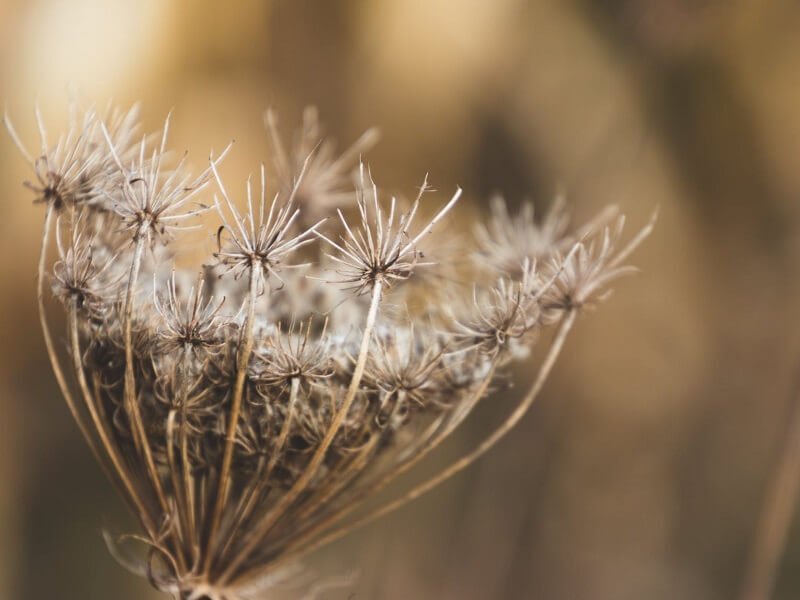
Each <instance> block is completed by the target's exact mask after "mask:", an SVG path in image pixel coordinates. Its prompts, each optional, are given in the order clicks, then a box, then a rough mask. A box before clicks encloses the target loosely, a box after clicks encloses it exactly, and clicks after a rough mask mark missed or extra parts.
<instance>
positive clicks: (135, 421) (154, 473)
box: [124, 232, 168, 514]
mask: <svg viewBox="0 0 800 600" xmlns="http://www.w3.org/2000/svg"><path fill="white" fill-rule="evenodd" d="M146 243H147V233H146V232H139V233H138V235H137V237H136V246H135V248H134V252H133V260H132V261H131V269H130V275H129V277H128V288H127V291H126V293H125V307H124V343H125V380H124V398H125V405H126V407H127V409H128V416H129V417H130V420H131V424H132V426H133V439H134V442H135V444H136V446H137V449H138V450H139V451H140V452H141V453H142V454H143V455H144V460H145V467H146V469H147V473H148V475H149V478H150V480H151V483H152V484H153V490H154V491H155V494H156V498H157V499H158V502H159V505H160V506H161V510H162V511H163V512H164V513H165V514H166V513H167V512H168V506H167V500H166V497H165V496H164V489H163V487H162V485H161V478H160V476H159V474H158V469H157V468H156V463H155V461H154V460H153V453H152V451H151V450H150V442H149V441H148V439H147V433H146V432H145V429H144V423H143V422H142V415H141V412H140V411H139V403H138V401H137V398H136V377H135V375H134V371H133V344H132V342H131V337H132V336H131V331H132V326H133V323H132V321H133V296H134V294H135V293H136V285H137V283H138V280H139V271H140V269H141V265H142V256H143V254H144V249H145V245H146Z"/></svg>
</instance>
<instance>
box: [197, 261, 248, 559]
mask: <svg viewBox="0 0 800 600" xmlns="http://www.w3.org/2000/svg"><path fill="white" fill-rule="evenodd" d="M261 268H262V267H261V263H260V262H257V261H253V262H252V264H251V265H250V290H249V294H248V298H247V316H246V317H245V323H244V329H243V331H242V335H241V338H240V340H239V348H238V354H237V357H236V381H235V382H234V386H233V396H232V400H231V413H230V415H229V417H228V429H227V432H226V435H225V451H224V454H223V456H222V466H221V467H220V472H219V481H218V483H217V496H216V500H215V502H214V511H213V512H212V515H211V525H210V528H209V532H208V544H207V546H206V547H207V549H208V553H207V554H206V557H205V561H206V562H205V565H204V571H205V573H206V574H208V572H209V571H210V570H211V563H212V556H213V548H214V544H215V543H216V538H217V531H218V529H219V525H220V521H221V520H222V509H223V508H224V506H225V496H226V495H227V493H228V485H229V484H230V481H229V480H230V472H231V462H232V461H233V443H234V441H235V440H236V428H237V426H238V424H239V413H240V412H241V409H242V396H243V392H244V384H245V380H246V379H247V367H248V365H249V364H250V354H251V353H252V351H253V330H254V327H255V318H256V298H257V296H258V285H259V282H260V278H261Z"/></svg>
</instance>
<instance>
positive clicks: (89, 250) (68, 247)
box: [52, 215, 121, 316]
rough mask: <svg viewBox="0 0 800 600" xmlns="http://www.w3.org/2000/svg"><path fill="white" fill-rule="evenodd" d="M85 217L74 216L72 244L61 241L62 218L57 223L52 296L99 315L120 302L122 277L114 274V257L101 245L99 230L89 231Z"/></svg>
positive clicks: (71, 228) (70, 235)
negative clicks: (56, 251) (118, 300)
mask: <svg viewBox="0 0 800 600" xmlns="http://www.w3.org/2000/svg"><path fill="white" fill-rule="evenodd" d="M86 220H87V219H86V218H85V217H83V216H82V215H78V216H73V219H72V223H71V225H70V231H69V242H68V243H65V242H64V240H63V239H62V229H63V227H62V225H63V222H62V217H61V216H59V218H58V220H57V222H56V247H57V248H58V260H57V261H56V263H55V264H54V265H53V284H52V288H53V294H54V295H55V296H56V297H57V298H60V299H61V300H62V301H64V302H65V303H67V302H69V301H73V302H75V303H76V306H77V307H78V308H79V309H83V310H87V311H89V313H91V314H93V315H95V316H99V315H102V314H103V313H104V312H106V311H107V310H108V309H109V307H110V306H111V305H112V304H113V303H114V302H115V301H116V300H117V298H118V297H119V292H120V285H121V277H120V276H119V275H117V274H115V273H114V268H113V267H114V260H115V258H116V257H115V256H114V255H113V254H111V252H110V251H109V249H108V248H107V247H105V246H104V245H102V244H98V233H97V231H90V230H89V228H88V226H87V224H86Z"/></svg>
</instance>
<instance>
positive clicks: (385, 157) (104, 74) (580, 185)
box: [0, 0, 800, 600]
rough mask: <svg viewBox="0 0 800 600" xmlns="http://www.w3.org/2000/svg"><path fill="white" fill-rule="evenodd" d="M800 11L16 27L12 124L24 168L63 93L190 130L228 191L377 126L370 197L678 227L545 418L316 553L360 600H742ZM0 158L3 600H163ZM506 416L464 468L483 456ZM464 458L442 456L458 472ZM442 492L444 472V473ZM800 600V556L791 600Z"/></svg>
mask: <svg viewBox="0 0 800 600" xmlns="http://www.w3.org/2000/svg"><path fill="white" fill-rule="evenodd" d="M799 31H800V4H798V3H797V2H795V1H794V0H768V1H767V0H704V1H698V0H608V1H606V2H594V1H592V0H529V1H525V0H492V1H491V2H488V1H485V0H402V1H399V0H397V1H394V2H392V1H390V0H347V1H325V0H319V1H311V0H283V1H274V2H269V1H267V0H239V1H237V2H209V1H207V0H192V1H190V0H173V1H167V0H138V1H136V2H125V1H123V0H0V97H1V98H2V100H3V102H4V104H5V105H6V107H7V108H8V111H9V113H10V114H11V115H12V117H13V119H14V122H15V124H16V125H17V128H18V130H19V131H20V133H21V135H22V137H23V138H24V139H25V140H26V141H30V145H33V144H34V140H35V127H34V119H33V107H34V105H35V104H36V103H37V102H38V103H39V105H40V106H41V107H42V111H43V113H44V115H45V118H46V120H47V122H48V123H49V124H51V129H52V130H53V132H56V131H58V130H59V125H60V124H63V123H64V121H65V116H66V105H67V100H68V97H69V89H70V87H73V88H75V89H77V90H79V93H80V96H81V97H82V98H84V99H85V100H86V101H88V102H94V101H96V102H97V103H98V104H100V105H103V104H104V103H105V102H106V101H108V100H109V99H113V100H114V101H116V102H119V103H121V104H123V105H127V104H130V103H132V102H134V101H137V100H141V101H143V114H144V120H145V123H146V125H147V126H148V128H149V129H154V128H156V127H158V126H159V122H160V120H161V119H162V118H163V117H164V115H165V114H166V112H167V111H169V110H170V109H174V115H175V116H174V128H173V131H174V135H173V145H174V147H176V148H180V149H182V148H189V149H190V152H191V155H192V156H193V157H194V158H195V161H196V162H195V164H203V162H204V160H205V157H206V156H207V153H208V151H209V149H210V148H212V147H214V148H217V149H219V148H221V147H223V146H224V144H225V143H227V141H228V140H229V139H230V138H235V139H236V140H237V144H236V146H235V149H234V153H233V155H232V156H231V157H230V158H229V159H228V160H227V161H226V165H225V169H226V174H227V176H228V177H229V178H230V180H231V181H235V180H237V179H236V178H237V177H238V178H239V179H238V180H239V181H241V180H243V178H244V177H245V176H246V174H247V173H248V172H249V171H251V170H253V169H254V168H256V167H257V164H258V162H259V161H260V160H264V159H266V158H267V151H268V143H267V138H266V134H265V132H264V130H263V128H262V127H261V115H262V112H263V110H264V108H265V107H267V106H274V107H276V108H277V110H278V111H279V114H280V115H281V119H282V121H281V122H282V124H283V125H285V126H287V127H288V126H289V124H291V123H297V122H299V119H300V114H301V111H302V108H303V107H304V106H305V105H307V104H315V105H317V106H318V107H319V109H320V113H321V116H322V118H323V120H324V121H325V123H326V130H327V131H328V132H329V134H330V135H331V136H332V137H335V138H337V139H338V140H339V141H340V142H342V143H348V142H349V141H351V140H353V139H355V138H356V137H357V136H358V135H359V134H360V132H361V131H363V130H364V129H366V128H367V127H369V126H372V125H379V126H380V128H381V132H382V139H381V142H380V144H379V145H378V147H377V148H376V149H375V151H373V152H372V153H371V155H370V162H371V164H372V166H373V169H374V171H375V173H376V175H377V178H378V181H379V183H383V184H385V185H386V186H388V187H389V188H391V189H402V190H411V189H413V186H416V185H418V184H419V183H420V182H421V180H422V177H423V176H424V174H425V173H426V172H428V171H430V173H431V181H432V183H433V184H434V185H435V186H436V187H437V188H438V189H440V190H442V191H443V193H444V192H446V191H448V190H452V189H453V188H454V186H455V185H456V184H460V185H462V186H464V188H465V190H466V192H465V195H466V198H467V202H466V203H465V205H464V206H463V207H462V208H461V210H460V214H461V215H462V217H463V220H462V224H463V225H464V226H465V227H468V226H469V223H470V221H471V220H474V219H479V218H482V215H485V214H486V211H487V198H488V197H489V195H490V194H491V193H493V192H495V191H503V192H504V193H505V194H506V196H507V197H508V198H509V201H510V202H511V203H512V204H517V203H519V202H520V201H522V200H523V199H525V198H530V199H532V200H533V201H534V202H535V204H536V206H537V207H539V208H540V209H541V208H544V207H546V206H547V205H548V204H549V203H550V202H551V200H552V198H553V196H554V194H555V192H556V191H558V190H564V191H565V192H566V194H567V197H568V199H569V202H570V205H571V207H572V209H573V211H574V213H575V214H576V218H579V219H584V218H587V217H588V216H590V215H591V214H593V213H594V212H596V211H597V210H599V208H600V207H602V206H603V205H605V204H608V203H611V202H614V203H618V204H619V205H620V206H621V207H622V208H623V209H624V210H625V212H626V213H627V214H628V215H629V223H630V224H631V226H632V227H637V226H639V225H643V224H644V223H645V222H646V220H647V219H648V217H649V215H650V214H651V213H652V212H653V211H654V210H655V209H656V208H658V209H659V211H660V216H659V222H658V226H657V229H656V231H655V234H654V235H653V236H652V238H651V239H649V240H648V241H647V243H646V244H645V245H644V246H643V247H642V248H641V250H640V251H638V252H637V254H636V256H635V261H634V262H635V263H636V264H637V265H638V266H639V267H640V268H641V270H642V273H641V274H639V275H638V276H637V277H635V278H632V279H628V280H625V281H623V282H621V283H619V284H618V285H617V290H616V293H615V294H614V296H613V298H612V299H611V300H610V301H609V302H608V303H606V304H604V305H602V306H601V307H600V308H599V309H598V310H597V311H596V312H594V313H592V314H589V315H586V316H585V317H584V318H583V319H582V320H581V322H580V323H579V327H578V328H577V331H576V332H575V333H574V335H573V336H572V338H571V339H570V340H569V342H568V345H567V350H566V354H565V356H564V357H563V359H562V360H561V361H560V363H559V365H558V366H557V369H556V371H555V373H554V376H553V377H552V379H551V380H550V382H549V383H548V385H547V387H546V390H545V393H544V394H543V396H542V397H541V398H540V401H539V402H538V404H537V405H536V406H535V408H534V409H533V410H532V411H531V413H530V414H529V415H528V416H527V417H526V418H525V420H524V421H523V423H522V425H521V426H520V427H519V428H518V429H517V430H515V431H514V432H513V433H512V434H511V435H510V436H509V437H508V438H507V439H506V440H504V441H503V442H502V443H501V444H500V445H499V446H498V447H497V448H496V449H495V450H493V451H492V452H491V453H490V454H489V455H488V456H486V457H485V458H483V459H482V460H481V461H480V462H479V463H478V464H476V465H474V466H473V467H472V468H471V469H469V470H468V472H466V473H465V474H462V475H461V476H459V477H457V478H455V479H454V480H453V481H450V482H449V483H447V484H446V485H444V486H442V487H441V488H440V489H437V490H436V491H435V492H433V493H432V494H430V495H429V496H426V497H425V498H424V499H422V500H420V501H417V502H416V503H415V504H413V505H411V506H409V507H407V508H405V509H403V510H402V511H400V512H398V513H396V514H394V515H393V516H391V517H390V518H387V519H385V520H383V521H382V522H380V523H378V524H375V525H373V526H371V527H369V528H368V529H366V530H364V531H360V532H358V533H357V534H355V535H354V536H352V537H350V538H348V539H347V540H346V541H342V542H340V543H338V544H336V545H335V546H332V547H331V548H328V549H326V550H324V551H322V552H320V553H319V554H318V555H317V556H316V557H315V558H314V559H313V560H311V561H310V562H309V566H310V567H311V568H313V569H314V570H315V571H316V572H318V573H319V574H320V575H329V574H337V573H351V572H353V571H354V570H357V571H358V574H359V577H358V579H357V582H356V583H355V584H354V585H353V586H352V589H351V590H346V591H341V590H340V591H338V592H332V593H330V594H329V595H328V596H326V597H329V598H341V599H345V598H356V599H369V600H371V599H373V598H374V599H392V600H401V599H402V600H405V599H417V598H421V599H427V598H437V599H438V598H442V599H467V600H470V599H474V600H486V599H495V598H501V599H505V598H508V599H517V598H525V599H527V598H531V599H539V600H551V599H555V600H561V599H591V600H626V599H631V600H634V599H642V598H647V599H654V600H659V599H664V600H667V599H675V598H680V599H687V600H695V599H697V600H700V599H720V600H722V599H727V598H734V597H736V594H737V590H738V589H739V588H740V587H741V584H742V575H743V570H744V565H745V562H746V558H747V555H748V551H749V547H750V544H751V541H752V537H753V531H754V528H755V524H756V521H757V516H758V513H759V507H760V505H761V501H762V498H763V495H764V490H765V486H766V484H767V480H768V477H769V475H770V472H771V470H772V468H773V467H772V465H773V464H774V463H775V461H776V457H777V453H778V452H779V450H780V448H781V445H782V439H783V435H784V432H785V430H786V424H787V420H788V419H789V416H790V415H791V408H792V404H793V403H794V402H797V399H796V398H795V397H794V396H793V391H794V385H795V380H796V379H797V371H798V368H797V367H798V364H800V362H799V361H800V319H798V317H797V311H798V308H800V286H799V285H798V283H800V35H798V32H799ZM26 168H27V165H26V164H25V163H24V161H23V160H22V158H21V157H19V156H18V154H17V153H16V151H15V149H14V147H13V145H12V143H11V142H10V140H9V139H8V137H7V136H5V135H2V136H0V202H1V203H2V210H3V212H2V219H0V289H2V293H1V294H0V323H2V327H0V336H1V338H0V358H1V359H2V360H0V432H1V433H0V598H3V599H6V598H8V599H11V600H14V599H20V600H39V599H42V600H44V599H51V598H59V599H60V600H70V599H76V600H77V599H81V600H87V599H94V598H98V599H99V598H119V599H121V600H126V599H146V598H155V597H156V596H155V595H154V594H153V593H152V592H150V591H149V588H148V586H147V583H146V582H142V581H140V580H138V579H137V578H136V577H134V576H132V575H130V574H128V573H127V572H126V571H124V570H123V569H122V568H121V567H120V566H119V565H117V564H116V563H115V562H114V560H113V559H112V558H111V557H110V556H109V555H108V553H107V551H106V549H105V546H104V543H103V540H102V537H101V530H102V529H104V528H110V529H112V530H114V531H119V530H124V529H125V525H126V523H127V521H126V517H125V515H124V514H123V509H122V506H121V504H122V503H121V502H120V501H119V500H118V498H117V496H116V495H115V493H114V491H113V490H112V489H111V488H110V486H109V485H108V484H107V483H106V482H105V481H104V479H103V477H102V473H101V471H100V469H98V468H97V467H96V465H94V464H93V462H92V458H91V455H90V453H89V452H88V451H87V449H86V448H85V447H84V444H83V442H82V440H81V439H80V435H79V434H78V431H77V428H76V427H74V425H73V423H72V422H71V420H70V418H69V414H68V411H67V410H66V406H65V405H64V403H63V402H62V400H61V399H60V397H59V394H58V392H57V389H56V385H55V381H54V379H53V377H52V375H51V370H50V366H49V364H48V362H47V359H46V356H45V352H44V344H43V342H42V339H41V334H40V330H39V324H38V320H37V316H36V309H35V279H34V274H35V266H36V258H37V252H38V247H39V239H40V228H41V219H42V211H41V210H40V207H33V206H31V204H30V198H29V194H28V193H27V192H26V190H24V189H23V188H22V186H21V182H22V180H23V179H25V178H26V177H28V176H29V173H28V172H27V170H26ZM528 371H529V370H526V369H525V368H524V366H523V367H521V368H519V369H517V372H516V373H515V376H514V380H515V382H516V383H517V386H516V388H512V389H510V390H508V391H507V392H503V393H500V394H496V395H495V396H494V397H492V398H491V399H489V400H488V401H487V402H486V403H485V406H484V407H483V408H482V409H481V410H480V411H478V412H477V413H476V414H475V415H474V417H475V418H473V419H471V420H470V421H469V422H468V423H467V425H466V427H465V429H464V430H463V431H462V432H461V433H460V434H459V436H458V439H457V440H455V441H454V443H453V444H451V445H449V446H448V447H447V448H446V449H444V450H443V452H444V454H451V455H455V454H456V453H458V452H459V451H463V450H464V449H466V448H468V447H470V445H471V444H472V443H474V441H475V440H477V439H479V438H480V437H481V435H482V434H485V433H486V432H488V431H489V428H490V427H491V424H492V423H495V422H497V421H498V419H499V418H500V417H501V415H502V414H504V411H507V410H508V408H509V407H510V406H511V404H510V403H511V401H512V400H513V398H514V397H515V393H517V391H518V390H519V389H520V388H521V387H522V386H523V384H524V382H525V381H526V377H527V376H528ZM444 459H445V457H443V458H442V459H441V460H444ZM431 468H432V467H431ZM798 596H800V531H794V532H791V531H790V532H789V538H788V545H787V551H786V554H785V555H784V558H783V560H782V562H781V568H780V572H779V576H778V580H777V587H776V590H775V596H774V597H775V598H780V599H793V598H797V597H798Z"/></svg>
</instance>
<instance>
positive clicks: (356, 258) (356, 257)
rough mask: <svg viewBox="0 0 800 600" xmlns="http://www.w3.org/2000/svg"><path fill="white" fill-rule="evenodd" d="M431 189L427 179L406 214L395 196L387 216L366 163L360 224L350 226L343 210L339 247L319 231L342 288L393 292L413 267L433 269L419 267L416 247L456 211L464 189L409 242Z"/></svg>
mask: <svg viewBox="0 0 800 600" xmlns="http://www.w3.org/2000/svg"><path fill="white" fill-rule="evenodd" d="M428 189H429V188H428V183H427V178H426V180H425V181H424V182H423V184H422V186H421V187H420V191H419V194H418V195H417V197H416V199H415V200H414V203H413V204H412V205H411V208H410V209H409V210H408V211H407V212H405V213H403V214H400V215H398V214H397V200H396V198H395V197H392V198H391V201H390V202H389V212H388V214H385V213H384V209H383V208H382V207H381V203H380V201H379V199H378V186H377V185H375V182H374V181H373V179H372V174H371V173H370V172H369V170H368V169H365V168H364V164H363V163H362V164H361V165H360V168H359V186H358V189H357V191H356V203H357V206H358V216H359V220H358V224H357V225H356V226H354V227H351V226H350V225H349V224H348V222H347V220H346V219H345V217H344V214H343V213H342V211H341V210H340V211H338V214H339V219H340V221H341V224H342V227H343V228H344V232H345V233H343V234H342V235H340V237H339V242H338V243H337V242H334V241H333V240H332V239H331V238H330V237H328V236H326V235H324V234H322V233H319V232H315V233H316V234H317V235H318V236H319V237H320V238H322V239H323V240H325V241H326V242H327V243H328V244H330V245H331V246H333V248H334V249H335V250H336V253H333V254H328V256H329V257H330V259H331V260H333V261H334V262H336V263H337V265H338V266H339V267H338V269H337V271H336V273H337V275H338V277H337V279H335V280H334V281H336V282H338V283H341V284H344V285H345V287H346V289H351V290H354V291H355V292H356V294H363V293H366V292H368V291H369V290H370V289H372V287H373V286H374V285H375V283H376V282H378V281H380V282H381V283H382V284H383V285H385V286H386V287H390V286H391V285H392V284H394V283H396V282H398V281H403V280H405V279H408V278H409V277H411V275H412V273H413V272H414V269H415V268H417V267H420V266H425V265H430V264H432V263H424V262H420V260H419V259H420V258H422V253H421V252H420V251H419V249H418V247H417V245H418V244H419V242H420V241H421V240H422V239H423V238H424V237H425V236H426V235H427V234H428V233H430V231H431V230H432V229H433V227H434V225H436V223H438V222H439V221H440V220H441V219H442V217H444V215H446V214H447V213H448V212H449V211H450V209H451V208H453V206H454V205H455V203H456V202H457V201H458V199H459V197H460V196H461V189H460V188H459V189H458V190H456V193H455V194H453V197H452V198H451V199H450V200H449V202H447V204H445V206H444V207H443V208H442V209H441V210H440V211H439V212H438V213H437V214H436V216H435V217H433V219H431V220H430V221H429V222H428V223H427V225H425V226H424V227H422V229H420V230H419V231H418V232H417V233H416V234H414V235H413V237H411V233H410V231H411V228H412V225H413V222H414V217H415V216H416V214H417V211H418V210H419V205H420V200H421V199H422V196H423V194H424V193H425V192H426V191H428Z"/></svg>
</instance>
